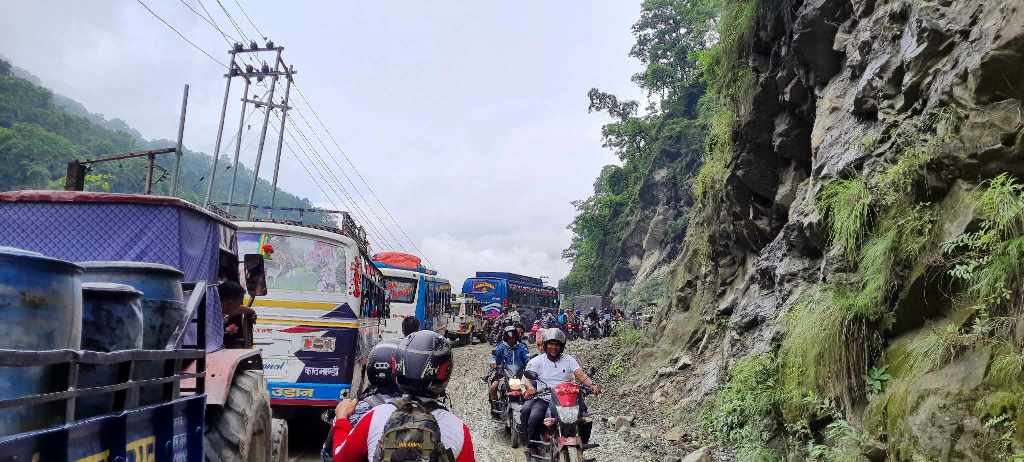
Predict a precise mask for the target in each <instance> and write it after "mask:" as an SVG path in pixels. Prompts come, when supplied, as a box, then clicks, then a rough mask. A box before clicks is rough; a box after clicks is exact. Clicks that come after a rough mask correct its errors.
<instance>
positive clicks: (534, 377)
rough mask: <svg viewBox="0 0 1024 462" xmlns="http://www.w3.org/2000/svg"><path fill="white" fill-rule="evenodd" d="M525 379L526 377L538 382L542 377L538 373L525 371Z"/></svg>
mask: <svg viewBox="0 0 1024 462" xmlns="http://www.w3.org/2000/svg"><path fill="white" fill-rule="evenodd" d="M523 377H526V378H528V379H530V380H537V379H538V378H539V377H540V376H539V375H537V373H536V372H534V371H523Z"/></svg>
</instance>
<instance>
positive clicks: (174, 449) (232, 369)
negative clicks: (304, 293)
mask: <svg viewBox="0 0 1024 462" xmlns="http://www.w3.org/2000/svg"><path fill="white" fill-rule="evenodd" d="M0 217H2V220H3V227H0V246H5V247H11V248H17V249H23V250H19V251H13V252H15V253H17V252H27V253H28V256H27V257H25V258H28V259H29V260H32V259H36V260H38V259H51V260H52V261H53V262H65V263H61V264H67V265H72V266H73V267H74V268H82V267H85V268H86V272H85V274H86V275H88V274H89V271H90V270H89V268H91V267H95V266H96V264H95V263H92V264H91V265H93V266H89V265H90V264H88V263H86V262H103V263H102V264H106V265H108V266H113V267H125V266H127V267H158V268H163V271H165V272H172V273H176V274H179V275H180V278H181V283H180V289H179V290H180V293H181V297H182V298H181V305H182V308H183V309H182V310H181V316H180V318H175V321H176V322H175V323H173V324H172V325H171V326H170V331H169V334H168V336H167V342H166V344H164V345H162V346H161V345H160V344H157V345H155V346H154V345H146V347H145V348H130V349H124V350H117V351H107V352H100V351H85V350H83V349H82V348H80V345H78V344H75V342H73V341H72V342H68V343H64V344H53V345H49V346H47V345H42V346H40V345H36V344H35V343H34V342H35V341H36V340H37V339H36V338H35V337H39V336H42V333H43V332H45V328H46V327H47V326H52V325H59V326H69V325H70V326H71V327H72V328H74V326H75V323H76V322H77V323H78V325H79V326H80V325H81V323H83V322H84V321H83V320H82V314H81V311H80V310H81V308H78V310H79V313H78V318H77V321H76V320H75V318H74V316H73V315H69V317H68V318H67V319H63V320H61V319H57V318H54V319H42V318H40V319H34V320H29V321H24V320H21V321H19V319H17V318H12V317H10V316H11V315H10V313H7V314H6V316H5V317H0V322H2V323H4V324H6V325H3V330H4V331H5V332H19V333H21V336H22V339H24V340H25V341H26V342H28V343H26V344H27V345H30V346H32V347H31V348H10V347H8V346H7V345H9V344H8V343H5V342H10V341H11V340H10V338H8V339H0V348H5V349H0V370H17V371H18V372H17V373H16V374H15V375H13V376H14V377H32V376H34V375H33V374H34V373H35V372H38V371H40V370H43V371H46V374H49V375H47V376H46V377H48V379H47V380H36V381H34V382H33V381H31V380H30V381H27V382H26V386H25V387H23V389H21V390H13V391H12V389H6V390H5V389H3V388H2V386H0V420H5V421H11V420H8V419H3V418H2V417H4V416H10V415H33V416H38V417H39V420H37V421H30V420H24V421H20V420H14V421H16V422H23V423H24V425H22V426H20V427H19V426H15V427H10V426H7V427H4V426H0V459H3V460H25V461H85V462H100V461H115V460H120V461H131V460H135V461H150V460H175V461H179V460H182V461H188V462H198V461H201V460H208V461H225V462H233V461H243V460H244V461H275V462H276V461H284V460H287V457H288V456H287V423H286V422H285V421H283V420H279V419H272V415H271V408H270V399H269V396H268V392H267V384H266V380H265V379H264V372H263V357H262V355H261V352H260V350H259V349H257V348H253V343H252V339H251V337H250V336H248V335H246V336H245V337H246V338H245V339H244V342H243V344H242V346H241V347H240V348H226V347H225V342H224V336H225V334H224V314H225V313H224V312H223V310H222V305H221V301H220V298H219V296H218V291H217V286H218V284H221V283H222V282H223V281H237V282H239V284H240V285H243V286H244V287H246V288H247V289H248V291H249V292H250V294H256V295H262V294H264V293H265V271H264V262H263V258H262V256H261V255H259V254H251V255H239V253H238V241H237V226H236V225H235V224H233V223H232V222H231V221H229V220H227V219H225V218H223V217H220V216H217V215H215V214H214V213H211V212H210V211H208V210H206V209H202V208H200V207H197V206H195V205H192V204H191V203H188V202H186V201H183V200H181V199H177V198H173V197H161V196H149V195H133V194H113V193H97V192H80V191H15V192H5V193H0ZM56 264H57V263H52V265H56ZM102 264H101V265H102ZM52 265H51V266H52ZM5 269H6V271H4V272H0V287H2V288H3V289H5V290H7V291H6V292H4V291H3V290H0V297H2V296H10V295H11V294H15V295H16V296H19V297H21V298H20V300H21V301H23V302H25V303H28V304H29V306H30V307H35V306H37V305H39V303H41V302H40V301H39V300H44V299H45V297H43V296H42V295H32V296H29V295H26V294H29V292H27V291H22V292H18V291H17V288H16V287H15V288H14V289H11V288H12V287H14V286H16V285H17V283H19V281H21V282H22V283H23V282H24V280H23V278H22V277H20V276H19V275H20V274H21V273H23V270H22V269H19V268H16V267H10V266H7V267H5ZM75 271H79V270H75ZM72 272H74V271H72ZM115 285H116V284H115ZM122 285H123V284H122ZM129 288H130V286H129ZM11 290H14V291H13V292H12V291H11ZM147 291H149V289H147V290H145V291H141V293H142V294H143V295H141V296H143V297H144V296H145V295H144V293H145V292H147ZM18 294H20V295H18ZM67 304H73V302H67ZM36 311H38V310H36ZM57 311H60V312H70V313H73V312H74V309H73V308H70V307H64V309H63V310H57ZM29 312H30V313H31V312H32V310H29ZM147 313H148V312H147ZM147 316H148V314H147ZM146 319H147V322H149V318H148V317H147V318H146ZM95 321H96V320H95V319H93V322H95ZM101 327H102V326H101ZM107 327H111V333H110V334H109V336H110V337H113V338H116V337H117V336H119V335H122V334H123V333H121V332H119V331H118V330H117V329H116V326H107ZM148 328H149V327H148V325H147V329H148ZM78 329H79V332H78V335H79V336H81V335H82V332H81V331H80V329H81V327H78ZM93 329H95V327H93ZM86 333H87V334H88V333H89V332H86ZM93 334H95V332H93ZM125 335H126V334H125ZM13 337H17V336H11V338H13ZM65 337H68V336H65ZM96 370H100V371H104V372H105V373H109V374H111V376H112V377H114V379H113V382H112V383H108V384H104V385H100V386H87V385H86V386H83V384H81V383H79V380H80V379H82V378H83V377H87V376H89V375H90V374H95V371H96ZM33 371H35V372H33ZM36 376H39V377H42V375H38V374H37V375H36ZM96 397H104V399H106V400H109V402H108V404H109V408H108V409H106V410H104V411H101V413H100V414H99V415H96V416H88V418H86V417H85V416H83V415H81V414H80V413H79V412H78V411H79V410H80V409H81V406H82V404H83V401H86V400H89V399H95V398H96Z"/></svg>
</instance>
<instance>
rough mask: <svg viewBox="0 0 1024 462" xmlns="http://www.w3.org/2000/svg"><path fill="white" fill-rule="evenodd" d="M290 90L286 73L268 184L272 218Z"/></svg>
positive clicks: (290, 76) (289, 80)
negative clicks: (271, 177)
mask: <svg viewBox="0 0 1024 462" xmlns="http://www.w3.org/2000/svg"><path fill="white" fill-rule="evenodd" d="M291 90H292V75H291V73H290V72H289V73H288V82H286V83H285V86H284V103H283V107H281V130H279V131H278V135H279V136H278V137H277V156H276V157H275V158H274V179H273V181H272V182H271V184H270V218H274V200H275V199H276V198H277V172H278V170H279V169H280V168H281V146H282V145H283V144H284V121H285V119H287V117H288V95H289V94H291Z"/></svg>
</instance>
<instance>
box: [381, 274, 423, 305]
mask: <svg viewBox="0 0 1024 462" xmlns="http://www.w3.org/2000/svg"><path fill="white" fill-rule="evenodd" d="M384 280H385V281H386V283H387V288H388V295H390V296H391V301H392V302H394V303H412V302H413V300H415V299H416V285H417V281H416V280H415V279H412V278H401V277H396V276H386V277H385V278H384Z"/></svg>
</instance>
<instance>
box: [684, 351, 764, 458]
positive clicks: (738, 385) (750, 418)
mask: <svg viewBox="0 0 1024 462" xmlns="http://www.w3.org/2000/svg"><path fill="white" fill-rule="evenodd" d="M780 403H781V395H780V394H779V387H778V381H777V374H776V362H775V358H774V357H773V356H772V355H771V354H769V353H763V354H758V355H753V356H748V357H746V358H743V359H741V360H739V361H737V362H736V364H735V365H734V366H733V367H732V369H731V370H730V371H729V380H728V382H726V384H725V385H724V386H723V387H722V388H721V389H719V390H718V393H717V394H715V396H714V397H713V398H712V399H711V400H710V401H709V402H708V403H707V405H706V406H705V407H704V409H703V411H702V412H701V424H702V427H703V430H704V431H705V432H706V433H707V434H708V435H710V436H711V437H712V438H713V439H714V440H715V441H717V442H719V443H723V444H728V445H731V446H734V447H735V448H736V457H737V460H740V461H750V462H774V461H778V460H780V458H779V456H778V454H777V453H776V452H775V451H774V450H772V449H770V448H768V447H767V441H768V437H769V435H770V433H771V432H772V429H773V425H774V424H775V422H776V421H777V420H778V409H779V406H780Z"/></svg>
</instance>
